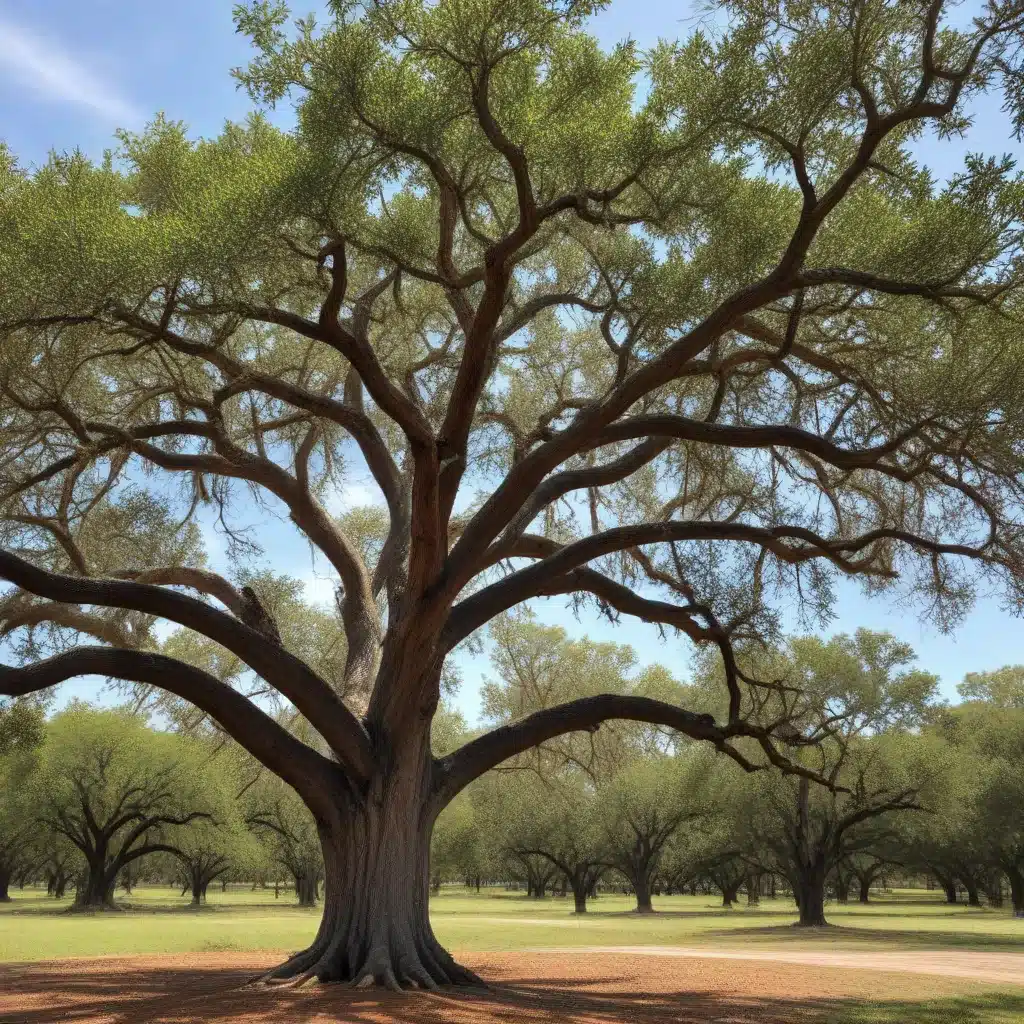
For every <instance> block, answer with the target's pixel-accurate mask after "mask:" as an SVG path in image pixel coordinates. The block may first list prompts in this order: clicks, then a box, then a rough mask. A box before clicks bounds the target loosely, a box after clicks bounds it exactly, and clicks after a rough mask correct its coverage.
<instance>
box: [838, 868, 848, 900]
mask: <svg viewBox="0 0 1024 1024" xmlns="http://www.w3.org/2000/svg"><path fill="white" fill-rule="evenodd" d="M849 901H850V876H849V875H845V874H843V872H842V871H841V870H840V869H839V868H836V902H837V903H848V902H849Z"/></svg>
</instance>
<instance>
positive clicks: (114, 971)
mask: <svg viewBox="0 0 1024 1024" xmlns="http://www.w3.org/2000/svg"><path fill="white" fill-rule="evenodd" d="M709 952H710V951H708V950H700V951H697V955H696V956H690V955H688V954H685V953H684V954H680V952H679V951H678V950H671V951H662V952H657V951H655V955H650V954H651V953H652V951H651V950H648V949H642V950H636V951H633V950H630V951H628V952H608V951H602V952H594V951H586V950H584V951H581V950H578V949H577V950H571V951H566V952H561V951H547V952H543V953H540V952H534V953H511V954H506V953H501V954H483V953H474V954H465V955H463V956H462V957H460V959H462V960H463V962H465V963H466V964H467V965H469V966H471V967H472V968H473V969H474V970H476V971H477V972H479V973H480V974H481V975H482V976H483V977H484V978H485V979H486V980H487V981H488V983H489V984H490V985H491V986H492V988H491V990H490V991H489V992H487V993H486V994H476V995H471V994H467V993H444V994H438V995H428V994H425V993H411V994H401V995H392V994H390V993H378V992H354V991H352V990H351V989H345V988H341V987H336V986H324V987H322V988H314V989H311V990H302V991H298V992H296V991H286V990H285V991H282V990H280V989H271V990H267V989H253V988H251V987H248V986H247V982H248V981H249V980H250V979H251V978H252V977H253V976H254V975H255V974H256V973H257V972H258V971H260V970H262V969H265V968H266V967H268V966H270V965H272V964H273V963H276V962H279V960H280V959H281V955H280V954H271V953H266V954H236V955H231V956H226V955H224V954H213V955H201V954H191V955H188V956H156V957H127V958H121V959H112V958H102V959H90V960H65V961H51V962H47V963H35V964H10V965H5V966H0V1022H3V1024H15V1022H17V1024H53V1022H55V1021H65V1020H67V1021H71V1020H73V1021H75V1022H77V1024H199V1022H203V1024H299V1022H301V1024H342V1022H343V1024H411V1022H415V1024H621V1022H629V1024H669V1022H673V1024H709V1022H712V1021H715V1022H720V1024H725V1022H728V1024H818V1022H820V1021H821V1020H822V1019H823V1018H824V1016H825V1014H826V1011H828V1010H829V1008H832V1007H835V1006H836V1005H837V1002H840V1001H842V1000H845V999H887V998H891V999H894V1000H916V999H926V998H937V997H941V996H945V995H961V994H966V993H978V992H980V991H982V990H983V988H985V987H991V986H981V985H978V984H977V983H975V982H970V981H965V980H963V979H959V978H951V977H925V976H923V975H920V974H906V973H904V974H899V973H891V972H890V973H882V972H878V971H868V970H863V969H861V970H850V969H849V968H848V967H842V968H841V967H837V966H831V965H829V966H816V969H815V970H813V971H808V970H807V965H806V964H805V963H801V962H795V963H794V962H780V961H774V962H766V961H765V960H763V959H760V958H746V959H745V961H740V960H736V959H730V958H728V957H725V956H721V955H719V954H718V951H715V955H709ZM901 955H902V954H901ZM857 966H858V967H861V966H862V965H861V964H857ZM902 969H903V968H897V970H902ZM1021 1006H1022V1007H1024V994H1022V1001H1021Z"/></svg>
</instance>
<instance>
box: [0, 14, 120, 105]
mask: <svg viewBox="0 0 1024 1024" xmlns="http://www.w3.org/2000/svg"><path fill="white" fill-rule="evenodd" d="M0 69H3V70H6V71H8V72H10V73H11V74H12V76H13V77H16V78H17V79H19V80H20V81H22V82H23V83H24V84H25V85H26V86H29V87H30V88H32V89H34V90H35V91H36V92H38V93H40V94H42V95H43V96H46V97H47V98H49V99H51V100H56V101H58V102H61V103H73V104H76V105H77V106H81V107H87V108H89V109H90V110H92V111H93V112H94V113H96V114H99V115H101V116H102V117H104V118H107V119H108V120H110V121H114V122H116V123H117V124H118V125H128V124H134V123H137V122H138V121H139V120H140V116H139V112H138V110H136V109H135V107H133V106H132V104H131V103H129V102H128V101H127V100H126V99H124V98H123V97H122V96H119V95H118V94H117V92H116V90H115V89H114V88H113V87H112V86H111V85H109V84H108V83H106V82H104V81H103V80H102V79H101V78H99V77H98V76H97V75H96V74H95V73H94V72H93V71H92V70H90V69H89V68H87V67H86V66H85V65H83V64H81V63H79V61H77V60H76V59H75V58H74V57H72V56H71V55H70V54H68V53H67V52H65V51H62V50H61V49H60V47H58V46H57V45H56V44H55V43H54V42H53V41H52V40H49V39H45V40H44V39H41V38H40V37H39V36H36V35H33V34H32V33H31V32H29V31H27V30H26V29H24V28H22V27H20V26H18V25H14V24H12V23H11V22H9V21H3V20H0Z"/></svg>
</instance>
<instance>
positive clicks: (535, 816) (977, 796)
mask: <svg viewBox="0 0 1024 1024" xmlns="http://www.w3.org/2000/svg"><path fill="white" fill-rule="evenodd" d="M490 640H491V665H492V668H493V669H494V674H493V678H492V679H489V680H488V681H487V682H485V684H484V687H483V707H484V717H485V718H486V719H489V720H490V724H496V723H501V722H512V721H515V720H518V719H520V718H522V717H523V716H525V715H529V714H532V713H535V712H537V711H539V710H543V709H544V708H547V707H551V706H555V705H557V704H559V703H562V702H564V701H566V700H568V699H580V698H582V697H585V696H587V695H588V694H591V693H618V694H623V695H630V696H637V697H652V696H655V695H657V696H658V697H659V698H660V699H675V700H682V699H685V700H687V701H688V702H689V703H690V704H692V705H694V706H707V707H709V708H713V703H714V699H715V695H716V694H718V693H719V692H720V687H719V685H718V682H717V680H716V673H717V672H718V671H719V667H718V664H717V663H716V662H715V661H712V660H710V659H709V660H706V661H705V662H703V663H698V664H697V665H696V666H695V671H694V673H693V678H692V681H691V682H689V683H686V684H684V683H681V682H679V681H677V680H676V679H675V678H673V676H672V675H671V674H670V673H669V671H668V670H667V669H665V668H664V667H661V666H658V665H654V666H648V667H645V668H642V669H641V668H639V667H638V666H637V663H636V659H635V655H634V652H633V651H632V650H631V649H630V648H629V647H626V646H624V645H620V644H615V643H607V642H605V643H600V642H595V641H593V640H590V639H578V640H574V639H571V638H569V637H568V636H567V634H566V633H565V631H564V630H562V629H560V628H558V627H551V626H545V625H543V624H541V623H539V622H537V621H535V620H534V619H533V618H532V617H530V616H529V615H517V616H507V617H504V618H502V619H501V620H499V621H498V622H497V623H496V624H495V625H494V627H493V628H492V630H491V634H490ZM759 658H760V660H761V665H760V671H762V672H763V673H765V674H766V675H767V674H768V673H769V671H770V672H771V674H772V678H775V679H777V681H778V689H777V698H778V701H779V702H780V703H782V704H786V712H787V716H788V721H790V722H791V723H795V724H794V726H793V728H794V735H792V736H791V738H790V742H791V743H792V744H793V753H792V755H791V756H793V757H798V758H803V759H804V760H805V761H806V762H807V763H808V764H809V765H811V766H813V768H814V770H815V773H816V774H818V775H820V776H821V777H822V778H823V779H825V780H827V782H828V783H830V784H831V788H830V785H826V784H824V783H818V782H815V781H812V780H811V779H809V778H808V777H806V776H798V775H793V774H785V773H779V772H754V773H747V772H744V771H742V770H740V769H739V768H738V767H737V766H736V765H735V764H734V763H733V762H732V760H731V759H722V758H718V757H716V756H715V753H714V751H713V750H709V749H708V748H707V747H706V745H701V744H696V743H693V742H691V741H688V740H686V739H683V738H680V737H679V736H678V735H677V734H674V733H672V732H669V731H666V730H663V729H660V728H659V727H657V726H638V725H637V724H635V723H625V722H620V723H616V724H615V725H614V726H610V725H605V726H604V727H602V728H601V729H599V730H594V731H584V732H576V733H571V734H567V735H562V736H559V737H557V738H555V739H553V740H552V741H551V742H550V743H548V744H545V745H542V746H540V747H538V748H537V749H536V750H534V751H532V752H531V753H530V754H529V755H519V756H517V757H516V758H513V759H510V760H509V761H507V762H505V763H504V764H502V765H501V766H500V767H499V768H497V769H495V770H493V771H491V772H489V773H487V774H486V775H484V776H483V777H482V778H481V779H479V780H477V781H476V782H474V784H473V785H472V786H469V787H468V788H467V789H466V790H465V791H464V792H463V793H462V794H460V795H459V797H458V798H457V799H456V800H454V801H453V802H452V804H451V805H450V806H449V807H448V808H447V809H446V810H445V812H444V814H442V815H441V817H440V819H439V821H438V824H437V827H436V829H435V831H434V836H433V841H432V849H431V866H430V878H431V882H432V886H433V888H434V890H435V891H437V890H438V889H439V888H440V886H441V885H442V884H443V883H445V882H458V883H464V884H466V885H468V886H471V887H475V888H476V889H480V888H481V886H482V885H487V884H495V883H501V884H505V885H514V886H516V887H517V888H518V887H521V888H522V889H523V890H524V891H525V892H526V893H527V894H528V895H530V896H532V897H535V898H543V897H544V896H545V894H546V893H549V892H555V891H557V892H560V893H561V894H563V895H567V896H571V897H572V899H573V903H574V908H575V911H576V912H577V913H585V912H586V911H587V906H588V902H589V901H590V900H591V899H593V898H595V897H596V896H597V895H598V894H599V892H600V891H601V890H602V889H605V890H607V889H609V888H611V889H614V888H622V889H625V890H628V891H630V892H632V893H633V894H634V896H635V899H636V910H637V911H638V912H639V913H649V912H651V911H652V910H653V909H654V898H655V896H656V895H659V894H662V893H665V894H671V893H674V892H677V893H678V892H686V891H689V892H692V893H696V892H698V891H701V892H712V891H713V892H716V893H719V894H720V895H721V900H722V904H723V906H725V907H729V906H731V905H733V904H734V903H735V902H736V901H737V899H738V898H739V896H740V893H741V892H743V893H745V894H746V899H747V901H748V902H749V903H757V902H758V901H759V899H760V896H761V895H762V894H767V893H771V894H773V895H774V894H775V893H777V892H781V891H785V892H786V893H788V894H791V895H792V897H793V898H794V900H795V904H796V907H797V910H798V912H799V923H800V924H801V925H805V926H821V925H824V924H825V923H826V918H825V906H826V900H827V899H828V898H832V899H835V900H837V901H839V902H846V901H847V900H848V899H849V898H850V895H851V893H854V894H856V897H857V898H859V899H860V900H861V901H862V902H867V900H868V899H869V898H870V892H871V889H872V887H873V886H874V885H875V884H876V883H878V881H879V880H880V879H885V878H888V879H892V878H899V879H902V880H909V881H912V882H913V883H914V884H929V885H932V884H937V885H939V886H940V887H941V888H942V889H943V890H944V891H945V895H946V899H947V900H948V901H950V902H956V901H957V899H958V898H959V893H960V892H961V891H962V892H964V893H965V894H966V898H967V901H968V902H969V903H970V904H971V905H974V906H980V905H982V903H983V902H984V903H986V904H987V905H989V906H992V907H997V908H998V907H1002V906H1003V904H1004V899H1005V896H1006V895H1008V896H1009V898H1010V904H1011V906H1012V910H1013V913H1014V914H1015V915H1018V916H1024V838H1022V837H1024V783H1022V782H1021V780H1020V773H1019V765H1020V763H1021V760H1022V758H1024V667H1020V666H1016V667H1008V668H1005V669H1002V670H999V671H997V672H993V673H971V674H969V675H968V676H967V677H966V679H965V680H964V682H963V683H962V684H961V686H960V693H961V696H962V698H963V700H962V702H961V703H960V704H957V705H953V706H950V705H949V704H947V703H945V702H941V701H939V700H937V699H936V686H937V680H936V678H935V677H934V676H932V675H930V674H928V673H925V672H922V671H920V670H918V669H916V668H915V667H914V664H913V662H914V655H913V652H912V651H911V650H910V648H909V647H908V646H907V645H906V644H902V643H900V642H898V641H897V640H895V639H894V638H893V637H892V636H891V635H889V634H885V633H873V632H870V631H867V630H860V631H858V632H857V633H856V634H855V635H853V636H848V635H838V636H835V637H832V638H831V639H828V640H823V639H821V638H817V637H798V638H793V639H791V640H790V641H789V642H788V643H787V644H785V645H784V646H782V647H780V648H778V649H776V650H774V651H772V652H770V655H766V654H765V653H764V652H761V653H760V655H759ZM794 702H796V704H794ZM764 713H766V714H771V713H778V708H771V707H769V708H765V709H764ZM822 716H824V718H823V717H822ZM823 720H824V721H826V722H827V728H826V729H825V731H824V732H823V733H822V734H821V735H818V736H816V738H815V742H814V743H813V744H807V743H805V742H804V740H806V738H807V736H808V735H810V734H811V733H812V732H815V731H816V730H817V729H818V728H819V727H820V723H821V722H822V721H823ZM4 723H5V724H4ZM0 724H4V728H3V733H2V734H3V736H4V737H5V741H4V748H3V754H2V761H0V766H2V774H0V793H2V796H0V899H5V898H7V896H8V888H9V886H10V885H11V884H12V882H14V881H16V880H17V881H20V882H22V883H24V882H25V881H26V880H30V881H36V880H45V882H46V884H47V888H48V891H49V892H51V893H52V894H53V895H54V896H55V897H57V898H61V897H63V896H64V894H65V891H66V890H67V889H68V887H69V886H73V887H74V890H75V903H76V905H79V906H83V907H103V906H110V905H112V904H113V901H114V897H115V889H116V887H117V886H119V885H122V886H126V887H127V889H128V890H130V888H131V885H132V882H133V880H134V881H135V882H136V883H137V882H138V881H139V880H140V879H150V880H155V879H159V880H161V881H175V880H176V881H178V882H180V884H181V885H182V892H183V893H185V892H190V893H191V897H192V903H193V904H194V905H200V904H201V903H202V902H204V901H205V898H206V891H207V888H208V887H209V885H210V884H211V883H213V882H214V881H215V880H217V879H224V880H228V879H230V880H234V881H247V882H255V883H257V884H258V883H260V882H265V881H266V880H267V879H270V880H272V881H274V882H275V884H276V880H277V879H280V878H282V877H285V878H287V879H288V880H289V883H290V885H291V887H292V888H293V889H294V893H295V895H296V897H297V899H298V900H299V902H300V903H301V904H303V905H307V906H313V905H315V904H316V903H317V900H318V898H319V894H320V886H321V885H322V882H323V878H324V865H323V860H322V855H321V847H320V843H319V840H318V836H317V832H316V826H315V822H314V820H313V819H312V816H311V815H310V814H309V812H308V810H307V809H306V808H305V805H304V804H303V803H302V801H301V800H300V799H299V798H298V796H297V794H295V793H294V792H293V791H292V790H291V789H290V788H289V787H288V786H286V785H285V784H283V783H282V782H281V780H279V779H278V778H277V777H276V776H273V775H271V774H270V773H267V772H265V771H262V770H261V767H260V765H259V764H258V762H256V761H254V760H253V759H252V758H251V757H249V756H248V755H247V754H246V752H245V751H244V750H243V749H241V748H240V747H238V746H236V745H232V744H230V743H228V742H226V741H225V739H224V737H223V736H221V735H219V734H218V733H217V732H216V731H214V730H207V731H206V732H202V731H200V732H199V733H198V734H196V733H195V731H193V730H189V729H186V728H183V727H182V724H181V723H178V724H177V726H176V727H175V728H166V727H165V728H162V729H155V728H153V727H152V726H151V725H150V724H148V723H147V721H146V716H145V715H144V714H140V713H139V712H133V711H130V710H126V709H115V710H100V709H96V708H91V707H88V706H86V705H81V704H72V705H71V706H70V707H68V708H66V709H65V710H63V711H61V712H59V713H58V714H56V715H53V716H52V717H50V718H49V719H45V717H44V712H43V706H42V705H41V704H40V703H38V702H36V703H31V704H30V703H26V702H18V703H15V704H13V705H11V706H10V707H9V708H8V709H7V710H6V712H5V714H4V715H3V716H0ZM800 725H802V726H803V729H804V732H803V734H800V729H799V726H800ZM165 726H166V723H165ZM472 736H473V732H472V730H469V729H467V727H466V724H465V722H464V721H463V719H462V718H461V716H460V715H459V714H458V713H457V712H455V711H454V710H453V709H452V708H450V707H449V708H447V709H445V710H444V711H443V712H442V713H441V714H439V715H438V716H437V718H436V719H435V729H434V745H435V749H436V752H437V754H438V755H439V756H444V754H445V753H446V751H447V749H449V748H451V747H452V746H453V745H456V744H463V743H465V742H467V741H471V739H472Z"/></svg>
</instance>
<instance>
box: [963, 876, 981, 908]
mask: <svg viewBox="0 0 1024 1024" xmlns="http://www.w3.org/2000/svg"><path fill="white" fill-rule="evenodd" d="M963 883H964V888H965V889H966V890H967V905H968V906H969V907H980V906H981V894H980V893H979V891H978V882H977V880H976V879H974V878H966V877H965V878H964V880H963Z"/></svg>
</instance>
